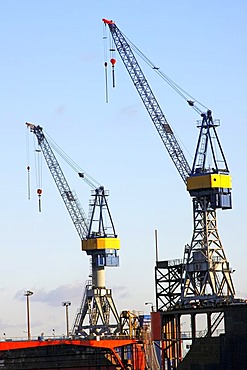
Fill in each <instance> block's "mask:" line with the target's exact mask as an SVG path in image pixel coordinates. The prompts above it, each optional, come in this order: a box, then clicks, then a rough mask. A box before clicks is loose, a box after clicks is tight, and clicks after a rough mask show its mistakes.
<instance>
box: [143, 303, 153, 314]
mask: <svg viewBox="0 0 247 370" xmlns="http://www.w3.org/2000/svg"><path fill="white" fill-rule="evenodd" d="M147 304H150V305H151V312H154V305H153V302H145V305H147Z"/></svg>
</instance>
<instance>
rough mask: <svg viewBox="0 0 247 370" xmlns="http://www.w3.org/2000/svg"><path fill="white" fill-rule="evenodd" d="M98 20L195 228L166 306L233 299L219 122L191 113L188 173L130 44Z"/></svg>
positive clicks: (227, 178) (110, 24)
mask: <svg viewBox="0 0 247 370" xmlns="http://www.w3.org/2000/svg"><path fill="white" fill-rule="evenodd" d="M103 22H104V23H105V25H107V26H108V27H109V30H110V33H111V36H112V38H113V41H114V43H115V46H116V49H117V51H118V53H119V55H120V57H121V59H122V61H123V63H124V65H125V67H126V69H127V71H128V73H129V75H130V77H131V80H132V82H133V84H134V86H135V88H136V90H137V92H138V93H139V95H140V97H141V100H142V101H143V104H144V106H145V108H146V110H147V112H148V113H149V116H150V118H151V120H152V122H153V123H154V125H155V128H156V130H157V131H158V134H159V136H160V137H161V139H162V142H163V144H164V145H165V147H166V149H167V151H168V154H169V156H170V157H171V159H172V161H173V163H174V165H175V167H176V168H177V171H178V172H179V175H180V176H181V178H182V180H183V182H184V183H185V184H186V186H187V190H188V192H189V194H190V196H191V197H192V201H193V219H194V230H193V236H192V241H191V244H190V245H186V247H185V250H184V259H183V265H182V266H183V267H182V270H181V279H180V281H181V286H180V292H179V299H178V300H177V301H176V302H171V301H170V300H169V305H175V304H177V303H179V304H182V305H183V306H184V305H186V304H190V303H192V302H196V303H198V304H204V303H205V302H208V301H210V302H213V303H214V304H216V303H218V302H229V301H232V300H233V298H234V295H235V290H234V286H233V282H232V278H231V272H232V271H231V269H230V267H229V263H228V261H227V258H226V255H225V252H224V248H223V245H222V243H221V240H220V237H219V233H218V228H217V219H216V209H217V208H221V209H230V208H231V207H232V202H231V186H232V184H231V176H230V173H229V170H228V166H227V163H226V159H225V156H224V153H223V150H222V147H221V145H220V141H219V139H218V135H217V132H216V127H217V126H218V125H219V122H218V120H213V118H212V112H211V111H210V110H207V112H206V113H203V112H201V111H200V110H199V109H196V110H197V111H198V112H200V113H201V118H202V119H201V121H199V122H198V127H199V128H200V133H199V138H198V142H197V147H196V152H195V156H194V162H193V167H192V169H191V168H190V166H189V164H188V162H187V160H186V158H185V156H184V154H183V151H182V149H181V147H180V145H179V143H178V142H177V140H176V137H175V135H174V133H173V130H172V128H171V126H170V124H169V123H168V121H167V119H166V117H165V115H164V113H163V112H162V110H161V108H160V105H159V103H158V101H157V99H156V97H155V95H154V94H153V92H152V90H151V87H150V85H149V83H148V81H147V79H146V77H145V75H144V73H143V71H142V69H141V67H140V65H139V63H138V61H137V59H136V57H135V54H134V53H133V51H132V48H131V46H130V44H129V42H128V41H127V39H126V38H125V36H124V35H123V33H122V32H121V31H120V30H119V28H118V27H117V26H116V24H115V23H114V22H113V21H112V20H107V19H103ZM187 102H188V103H189V105H190V106H193V105H194V103H193V102H192V101H190V100H187ZM218 153H219V154H218ZM210 160H211V162H209V161H210ZM209 163H211V164H209ZM156 303H157V308H158V302H156ZM168 308H170V306H168Z"/></svg>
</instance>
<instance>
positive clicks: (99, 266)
mask: <svg viewBox="0 0 247 370" xmlns="http://www.w3.org/2000/svg"><path fill="white" fill-rule="evenodd" d="M26 125H27V127H28V128H29V129H30V131H31V132H32V133H33V134H34V135H35V136H36V138H37V141H38V145H39V148H40V149H41V151H42V153H43V156H44V158H45V161H46V163H47V166H48V168H49V170H50V173H51V175H52V177H53V179H54V181H55V184H56V186H57V188H58V190H59V193H60V195H61V197H62V199H63V201H64V203H65V206H66V208H67V211H68V213H69V215H70V217H71V220H72V222H73V224H74V226H75V228H76V231H77V233H78V235H79V237H80V240H81V246H82V250H83V251H85V252H86V253H87V255H89V256H90V257H91V267H92V279H91V281H88V282H87V284H86V289H85V292H84V295H83V299H82V303H81V306H80V308H79V309H78V312H77V315H76V318H75V322H74V326H73V329H72V334H78V335H82V336H87V335H100V334H103V333H104V334H111V333H113V332H115V331H116V330H118V329H119V323H120V319H119V315H118V312H117V309H116V307H115V304H114V301H113V298H112V292H111V289H108V288H106V284H105V267H117V266H119V256H118V255H117V252H118V250H119V249H120V240H119V238H118V237H117V234H116V230H115V226H114V224H113V219H112V216H111V213H110V209H109V205H108V200H107V197H108V191H106V190H105V189H104V187H103V186H95V182H94V181H92V180H91V179H92V178H90V177H89V178H87V177H86V176H85V173H83V172H78V175H79V176H80V177H82V178H84V179H85V181H86V182H87V183H88V184H89V185H90V186H91V187H92V188H93V189H94V190H93V192H92V198H93V199H92V202H91V203H90V209H89V217H87V216H86V214H85V212H84V210H83V207H82V206H81V204H80V202H79V200H78V198H77V196H76V193H75V192H74V191H72V190H71V189H70V186H69V184H68V182H67V180H66V178H65V176H64V173H63V171H62V169H61V167H60V165H59V163H58V161H57V159H56V157H55V154H54V152H53V150H52V147H51V144H50V142H49V141H48V140H47V138H46V136H45V134H44V131H43V128H42V127H41V126H39V125H34V124H32V123H28V122H26ZM38 195H41V189H38Z"/></svg>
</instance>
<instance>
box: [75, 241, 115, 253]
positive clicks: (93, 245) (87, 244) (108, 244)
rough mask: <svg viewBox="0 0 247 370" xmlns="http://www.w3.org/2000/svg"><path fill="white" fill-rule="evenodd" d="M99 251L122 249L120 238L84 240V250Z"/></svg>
mask: <svg viewBox="0 0 247 370" xmlns="http://www.w3.org/2000/svg"><path fill="white" fill-rule="evenodd" d="M97 249H120V239H118V238H96V239H88V240H82V250H83V251H90V250H97Z"/></svg>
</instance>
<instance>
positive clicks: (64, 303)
mask: <svg viewBox="0 0 247 370" xmlns="http://www.w3.org/2000/svg"><path fill="white" fill-rule="evenodd" d="M62 305H63V306H64V307H65V315H66V329H67V337H68V336H69V306H70V305H71V302H70V301H66V302H62Z"/></svg>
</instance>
